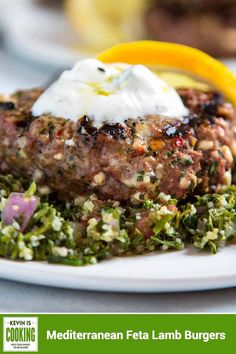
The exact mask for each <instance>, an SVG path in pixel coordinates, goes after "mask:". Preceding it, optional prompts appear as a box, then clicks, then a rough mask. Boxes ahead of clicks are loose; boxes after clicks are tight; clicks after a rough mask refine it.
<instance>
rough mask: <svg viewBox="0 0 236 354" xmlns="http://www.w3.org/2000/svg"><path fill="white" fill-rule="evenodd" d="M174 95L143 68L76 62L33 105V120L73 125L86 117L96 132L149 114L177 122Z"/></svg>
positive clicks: (181, 110) (179, 107)
mask: <svg viewBox="0 0 236 354" xmlns="http://www.w3.org/2000/svg"><path fill="white" fill-rule="evenodd" d="M187 112H188V111H187V108H186V107H185V106H184V105H183V102H182V101H181V98H180V97H179V95H178V94H177V92H176V91H175V90H174V89H173V88H172V87H170V86H169V85H167V83H166V82H164V81H163V80H161V79H160V78H158V76H157V75H156V74H154V73H152V72H151V71H150V70H149V69H148V68H146V67H145V66H143V65H128V64H120V63H118V64H103V63H102V62H100V61H98V60H96V59H86V60H83V61H80V62H78V63H77V64H76V65H75V66H74V67H73V68H72V69H71V70H69V71H65V72H64V73H63V74H62V75H61V76H60V78H59V79H58V80H57V81H56V82H55V83H54V84H52V85H51V86H50V87H49V88H48V89H47V90H46V91H45V92H44V93H43V94H42V95H41V96H40V97H39V98H38V100H37V101H36V102H35V104H34V105H33V108H32V113H33V115H34V116H40V115H42V114H52V115H53V116H56V117H62V118H65V119H70V120H72V121H77V120H78V119H79V118H81V117H83V116H84V115H87V116H88V117H89V118H90V119H91V120H92V121H93V125H94V126H95V127H97V128H99V127H101V126H102V125H103V124H104V123H120V122H123V121H125V120H126V119H128V118H132V119H136V118H140V117H144V116H146V115H149V114H159V115H163V116H166V117H173V118H181V117H183V116H184V115H186V114H187Z"/></svg>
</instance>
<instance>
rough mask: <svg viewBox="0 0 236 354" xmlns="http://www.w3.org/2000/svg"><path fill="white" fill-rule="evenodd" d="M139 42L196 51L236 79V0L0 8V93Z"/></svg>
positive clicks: (58, 0) (28, 1)
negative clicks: (173, 44)
mask: <svg viewBox="0 0 236 354" xmlns="http://www.w3.org/2000/svg"><path fill="white" fill-rule="evenodd" d="M138 39H154V40H161V41H170V42H177V43H183V44H187V45H191V46H193V47H196V48H199V49H202V50H204V51H206V52H208V53H209V54H211V55H213V56H215V57H218V58H220V59H221V60H223V61H224V62H225V63H226V64H227V65H228V66H229V67H230V68H231V69H232V70H233V71H235V72H236V0H119V1H117V0H0V93H10V92H12V91H14V90H16V89H18V88H30V87H33V86H43V87H45V86H47V85H48V84H49V83H50V82H52V81H53V80H54V79H56V78H57V77H58V76H59V73H60V72H61V71H62V70H64V69H66V68H69V67H71V66H72V65H73V64H74V63H75V62H76V61H77V60H79V59H82V58H85V57H88V56H95V55H96V54H97V53H99V52H100V51H102V50H104V49H105V48H107V47H109V46H111V45H113V44H116V43H119V42H125V41H132V40H138Z"/></svg>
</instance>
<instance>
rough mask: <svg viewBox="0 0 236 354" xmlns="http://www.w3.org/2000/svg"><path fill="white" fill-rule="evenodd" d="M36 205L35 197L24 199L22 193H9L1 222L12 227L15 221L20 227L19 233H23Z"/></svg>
mask: <svg viewBox="0 0 236 354" xmlns="http://www.w3.org/2000/svg"><path fill="white" fill-rule="evenodd" d="M38 204H39V198H38V197H36V196H30V197H26V195H25V194H24V193H11V194H10V196H9V197H8V199H7V201H6V204H5V206H4V209H3V212H2V220H3V222H4V223H5V224H7V225H12V223H13V221H14V220H15V221H16V222H18V223H19V225H20V231H24V230H25V228H26V226H27V225H28V223H29V221H30V219H31V217H32V216H33V214H34V212H35V210H36V209H37V206H38Z"/></svg>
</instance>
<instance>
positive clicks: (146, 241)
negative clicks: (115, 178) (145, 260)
mask: <svg viewBox="0 0 236 354" xmlns="http://www.w3.org/2000/svg"><path fill="white" fill-rule="evenodd" d="M0 197H1V203H0V210H1V222H0V256H2V257H6V258H9V259H13V260H15V259H22V260H26V261H31V260H40V261H48V262H50V263H61V264H66V265H74V266H82V265H86V264H95V263H97V262H98V261H100V260H103V259H106V258H111V257H113V256H123V255H131V254H132V255H133V254H137V255H138V254H145V253H147V252H153V251H155V250H159V249H160V250H168V249H175V250H181V249H183V248H184V247H185V246H186V245H187V244H192V245H193V246H194V247H195V248H197V249H199V250H207V251H209V252H211V253H216V252H217V250H218V248H219V247H220V246H222V245H224V244H225V242H226V241H228V240H230V239H233V237H234V236H235V234H236V187H235V186H231V187H229V188H227V189H224V190H222V192H221V193H217V194H216V193H215V194H205V195H203V196H195V197H194V198H192V199H191V200H190V199H189V200H186V201H181V202H177V200H175V199H172V198H171V197H170V196H169V195H166V194H164V193H160V194H159V196H158V199H157V200H155V201H152V200H145V201H144V202H143V203H142V204H141V205H138V206H134V205H131V204H130V205H129V204H126V205H125V206H123V205H122V204H120V203H119V202H116V201H110V200H109V201H106V202H104V201H101V200H98V199H97V198H96V196H95V195H91V196H90V197H89V198H88V199H86V200H84V201H83V202H81V201H80V203H79V202H78V201H76V200H75V201H74V202H65V203H63V202H61V201H59V200H57V198H56V197H55V195H53V194H52V195H48V196H46V197H45V196H43V195H42V194H41V193H40V190H37V186H36V184H35V182H29V181H27V180H24V179H21V178H15V177H13V176H11V175H6V176H4V175H1V176H0Z"/></svg>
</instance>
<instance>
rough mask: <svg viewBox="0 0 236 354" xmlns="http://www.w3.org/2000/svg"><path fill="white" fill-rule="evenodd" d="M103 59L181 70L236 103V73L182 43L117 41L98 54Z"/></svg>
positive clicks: (110, 61)
mask: <svg viewBox="0 0 236 354" xmlns="http://www.w3.org/2000/svg"><path fill="white" fill-rule="evenodd" d="M97 59H99V60H101V61H102V62H104V63H115V62H123V63H128V64H143V65H147V66H148V65H151V66H164V67H168V68H171V69H175V70H176V69H177V70H183V71H185V72H188V73H189V74H192V75H195V76H198V77H199V78H202V79H203V80H205V81H207V82H209V83H210V84H212V86H214V87H215V88H216V89H217V90H219V91H221V92H222V93H223V94H224V95H225V97H227V98H228V99H229V101H231V102H232V104H233V105H234V106H235V107H236V76H235V75H234V74H233V73H232V72H231V71H230V70H229V69H228V68H227V67H226V66H225V65H224V64H223V63H221V62H220V61H218V60H216V59H214V58H212V57H211V56H210V55H208V54H206V53H204V52H202V51H200V50H198V49H195V48H192V47H188V46H185V45H181V44H175V43H167V42H157V41H138V42H130V43H123V44H118V45H115V46H113V47H111V48H110V49H107V50H105V51H104V52H102V53H101V54H99V55H98V56H97Z"/></svg>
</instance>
